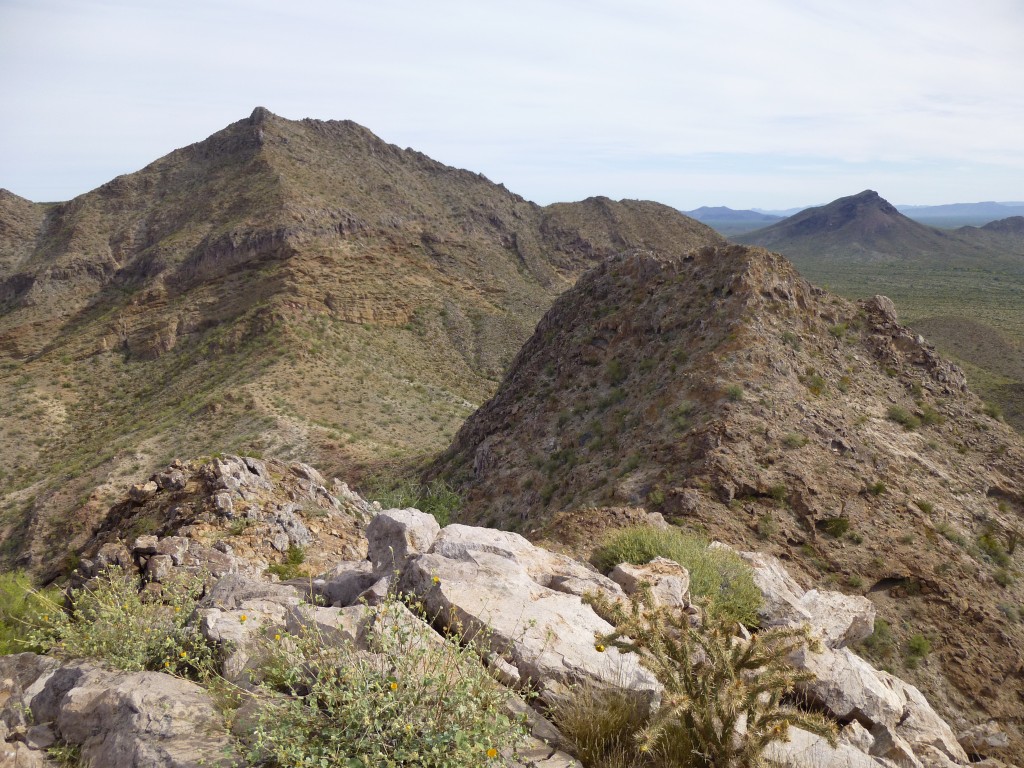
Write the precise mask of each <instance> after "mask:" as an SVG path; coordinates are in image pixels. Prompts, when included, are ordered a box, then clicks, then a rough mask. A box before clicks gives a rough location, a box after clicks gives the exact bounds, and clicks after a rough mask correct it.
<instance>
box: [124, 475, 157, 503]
mask: <svg viewBox="0 0 1024 768" xmlns="http://www.w3.org/2000/svg"><path fill="white" fill-rule="evenodd" d="M156 492H157V485H156V483H154V482H153V481H152V480H150V481H148V482H145V483H140V484H138V485H133V486H132V487H131V488H129V489H128V498H130V499H131V500H132V501H134V502H135V503H136V504H144V503H145V502H146V501H148V500H149V499H150V497H151V496H153V494H155V493H156Z"/></svg>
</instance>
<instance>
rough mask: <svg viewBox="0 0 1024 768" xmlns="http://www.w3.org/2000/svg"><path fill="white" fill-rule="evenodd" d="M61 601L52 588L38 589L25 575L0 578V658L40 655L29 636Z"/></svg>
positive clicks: (39, 649)
mask: <svg viewBox="0 0 1024 768" xmlns="http://www.w3.org/2000/svg"><path fill="white" fill-rule="evenodd" d="M62 600H63V596H62V595H61V593H60V591H59V590H57V589H55V588H50V589H46V590H39V589H37V588H36V587H35V586H34V585H33V583H32V580H31V578H29V576H28V574H26V573H25V572H24V571H14V572H11V573H2V574H0V655H6V654H9V653H22V652H23V651H34V652H36V653H41V652H42V651H43V650H44V649H43V648H41V647H40V646H39V645H37V644H35V643H33V642H32V640H31V638H30V636H31V634H32V631H33V630H35V629H37V628H38V627H39V626H40V625H41V624H43V623H45V621H44V617H46V616H47V615H48V614H50V613H52V612H53V611H54V609H55V607H56V606H59V605H60V604H61V602H62Z"/></svg>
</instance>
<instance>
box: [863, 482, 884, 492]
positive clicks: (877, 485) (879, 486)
mask: <svg viewBox="0 0 1024 768" xmlns="http://www.w3.org/2000/svg"><path fill="white" fill-rule="evenodd" d="M866 490H867V492H868V493H870V494H871V495H872V496H881V495H882V494H883V493H885V491H886V487H885V483H883V482H882V481H881V480H878V481H876V482H874V483H869V484H868V486H867V489H866Z"/></svg>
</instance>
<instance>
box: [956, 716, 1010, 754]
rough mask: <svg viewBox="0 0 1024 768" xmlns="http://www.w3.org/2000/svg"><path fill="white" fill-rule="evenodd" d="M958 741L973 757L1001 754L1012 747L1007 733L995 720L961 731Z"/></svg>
mask: <svg viewBox="0 0 1024 768" xmlns="http://www.w3.org/2000/svg"><path fill="white" fill-rule="evenodd" d="M957 740H958V741H959V742H960V746H962V747H963V748H964V750H966V751H967V753H968V754H971V755H984V756H987V755H991V754H1001V752H1002V750H1004V749H1006V748H1007V747H1009V746H1010V739H1009V737H1008V736H1007V735H1006V732H1005V731H1004V730H1003V729H1002V728H1000V727H999V723H997V722H995V721H994V720H989V721H988V722H987V723H979V724H978V725H975V726H972V727H971V728H968V729H967V730H965V731H961V733H960V734H959V735H958V736H957Z"/></svg>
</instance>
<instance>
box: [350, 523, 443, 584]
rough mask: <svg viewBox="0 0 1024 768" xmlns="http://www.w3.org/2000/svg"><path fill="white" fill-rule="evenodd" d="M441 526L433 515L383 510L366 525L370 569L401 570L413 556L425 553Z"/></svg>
mask: <svg viewBox="0 0 1024 768" xmlns="http://www.w3.org/2000/svg"><path fill="white" fill-rule="evenodd" d="M440 530H441V526H439V525H438V524H437V520H435V519H434V516H433V515H428V514H426V513H425V512H420V511H419V510H418V509H386V510H384V511H383V512H381V513H380V514H379V515H377V516H376V517H375V518H373V520H371V521H370V524H369V525H367V526H366V540H367V545H368V552H369V558H370V562H371V563H373V570H375V571H385V570H401V569H402V566H403V565H404V564H405V562H406V561H407V560H408V559H409V558H410V557H412V556H413V555H416V554H419V553H420V552H426V551H427V550H429V549H430V547H431V545H432V544H433V543H434V539H436V538H437V534H438V532H439V531H440Z"/></svg>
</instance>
